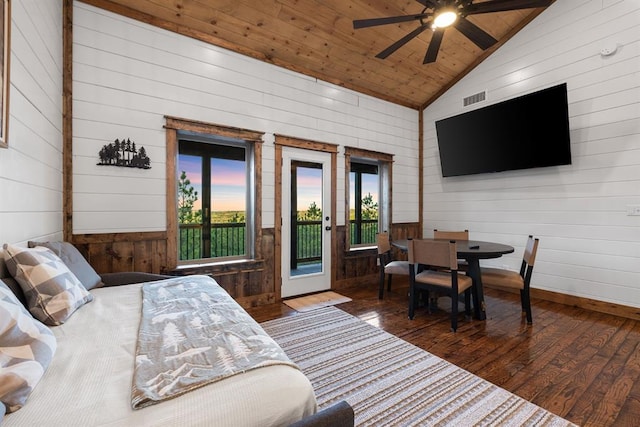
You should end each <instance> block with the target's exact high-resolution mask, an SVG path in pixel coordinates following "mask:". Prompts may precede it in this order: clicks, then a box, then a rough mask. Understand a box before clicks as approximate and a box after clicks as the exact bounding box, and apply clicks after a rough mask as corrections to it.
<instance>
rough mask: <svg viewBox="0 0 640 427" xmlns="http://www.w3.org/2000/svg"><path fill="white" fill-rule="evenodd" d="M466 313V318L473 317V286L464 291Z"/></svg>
mask: <svg viewBox="0 0 640 427" xmlns="http://www.w3.org/2000/svg"><path fill="white" fill-rule="evenodd" d="M464 315H465V318H466V319H470V318H471V288H469V289H467V290H465V291H464Z"/></svg>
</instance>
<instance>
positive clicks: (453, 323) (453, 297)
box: [451, 295, 458, 332]
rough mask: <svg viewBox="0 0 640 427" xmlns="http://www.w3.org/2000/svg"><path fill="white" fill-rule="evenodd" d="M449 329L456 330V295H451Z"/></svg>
mask: <svg viewBox="0 0 640 427" xmlns="http://www.w3.org/2000/svg"><path fill="white" fill-rule="evenodd" d="M451 330H452V331H453V332H455V331H457V330H458V297H457V295H451Z"/></svg>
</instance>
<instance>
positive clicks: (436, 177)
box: [424, 0, 640, 307]
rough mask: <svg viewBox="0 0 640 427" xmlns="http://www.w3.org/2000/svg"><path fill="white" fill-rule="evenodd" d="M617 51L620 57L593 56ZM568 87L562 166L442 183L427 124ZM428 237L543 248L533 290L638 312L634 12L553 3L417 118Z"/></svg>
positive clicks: (621, 6) (627, 7)
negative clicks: (456, 235)
mask: <svg viewBox="0 0 640 427" xmlns="http://www.w3.org/2000/svg"><path fill="white" fill-rule="evenodd" d="M612 44H613V45H617V52H616V53H615V54H613V55H611V56H606V57H604V56H601V55H600V50H601V49H602V48H603V47H605V46H609V45H612ZM562 82H566V83H567V85H568V99H569V115H570V119H569V125H570V130H571V151H572V162H573V164H572V165H570V166H560V167H550V168H540V169H532V170H526V171H511V172H502V173H497V174H482V175H474V176H467V177H454V178H446V179H443V178H442V176H441V170H440V163H439V157H438V148H437V141H436V132H435V125H434V122H435V121H436V120H438V119H441V118H445V117H449V116H452V115H455V114H459V113H461V112H463V111H467V110H469V107H468V108H466V109H465V108H463V107H462V98H463V97H466V96H469V95H472V94H475V93H477V92H480V91H482V90H487V91H488V100H487V101H486V102H483V103H479V104H476V105H474V106H473V107H481V106H484V105H489V104H490V103H495V102H499V101H502V100H505V99H509V98H512V97H515V96H519V95H522V94H525V93H530V92H533V91H536V90H539V89H542V88H545V87H549V86H553V85H555V84H559V83H562ZM424 117H425V153H424V154H425V170H424V178H425V205H424V208H425V235H427V236H428V235H430V233H431V230H432V229H433V228H440V229H447V228H455V229H459V228H468V229H469V230H470V232H471V235H472V238H474V239H478V240H491V241H498V242H504V243H508V244H511V245H513V246H515V247H516V252H515V254H514V255H512V256H509V257H503V258H500V259H498V260H495V261H493V262H492V264H494V265H498V266H508V267H509V268H512V269H517V268H518V267H519V262H520V260H521V259H522V251H523V246H524V243H525V240H526V236H527V235H528V234H534V235H536V236H538V237H540V240H541V243H540V249H539V253H538V258H537V263H536V267H535V269H534V275H533V280H532V286H533V287H536V288H541V289H546V290H550V291H555V292H561V293H566V294H570V295H575V296H581V297H586V298H593V299H596V300H601V301H608V302H614V303H619V304H623V305H628V306H634V307H640V216H627V214H626V209H627V206H628V205H640V1H637V0H558V1H556V2H555V3H554V4H553V5H552V6H550V7H549V8H548V9H546V10H545V11H544V12H543V13H542V14H541V15H540V16H539V17H537V18H536V19H535V20H534V21H533V22H531V23H530V24H529V25H528V26H527V27H526V28H524V29H523V30H522V31H521V32H520V33H518V34H517V35H516V36H515V37H514V38H512V39H511V40H510V41H509V42H508V43H506V44H505V45H504V46H502V47H501V48H500V49H499V50H497V51H496V52H495V53H494V54H493V55H492V56H490V57H489V58H488V59H487V60H486V61H485V62H483V63H482V64H481V65H480V66H479V67H477V68H476V69H475V70H474V71H473V72H471V73H470V74H469V75H467V76H466V77H465V78H464V79H463V80H461V81H460V82H459V83H458V84H456V85H455V86H454V87H452V88H451V89H450V90H449V91H448V92H447V93H446V94H445V95H444V96H442V97H441V98H440V99H439V100H438V101H436V102H435V103H433V104H432V105H431V106H429V108H427V109H426V110H425V112H424Z"/></svg>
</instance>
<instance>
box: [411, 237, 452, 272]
mask: <svg viewBox="0 0 640 427" xmlns="http://www.w3.org/2000/svg"><path fill="white" fill-rule="evenodd" d="M407 246H408V249H409V263H410V264H425V265H430V266H433V267H445V268H448V269H451V270H457V269H458V258H457V252H456V242H455V241H453V240H451V241H446V240H430V239H427V240H422V239H410V240H408V241H407Z"/></svg>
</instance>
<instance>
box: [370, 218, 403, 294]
mask: <svg viewBox="0 0 640 427" xmlns="http://www.w3.org/2000/svg"><path fill="white" fill-rule="evenodd" d="M376 240H377V243H378V264H379V265H380V283H379V284H378V299H382V298H383V294H384V279H385V276H387V281H388V282H387V291H391V279H392V277H393V275H394V274H402V275H404V276H408V275H409V262H408V261H399V260H396V261H394V260H393V256H392V253H391V239H390V238H389V233H387V232H386V231H385V232H383V233H378V234H377V235H376Z"/></svg>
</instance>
